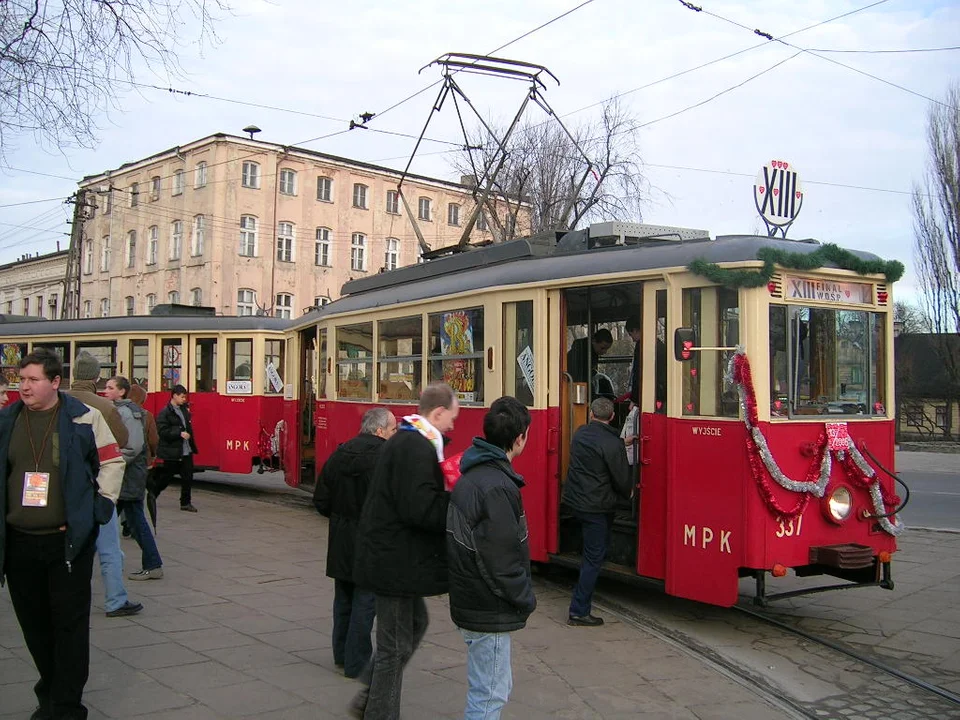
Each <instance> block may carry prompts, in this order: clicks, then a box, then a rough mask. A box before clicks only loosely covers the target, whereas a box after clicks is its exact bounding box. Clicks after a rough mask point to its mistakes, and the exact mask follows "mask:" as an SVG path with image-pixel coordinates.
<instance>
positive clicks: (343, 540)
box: [313, 407, 397, 678]
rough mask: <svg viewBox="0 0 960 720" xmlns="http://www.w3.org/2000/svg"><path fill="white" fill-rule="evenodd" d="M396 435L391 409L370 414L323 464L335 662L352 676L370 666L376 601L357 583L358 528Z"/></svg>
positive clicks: (320, 482) (319, 504)
mask: <svg viewBox="0 0 960 720" xmlns="http://www.w3.org/2000/svg"><path fill="white" fill-rule="evenodd" d="M396 431H397V419H396V418H395V417H394V415H393V413H392V412H390V411H389V410H387V409H386V408H382V407H376V408H372V409H370V410H367V412H365V413H364V414H363V419H362V420H361V421H360V434H359V435H357V436H356V437H355V438H352V439H350V440H347V442H345V443H343V444H342V445H341V446H340V447H338V448H337V449H336V450H335V451H334V453H333V455H331V456H330V458H329V459H328V460H327V462H326V463H324V465H323V469H322V470H321V471H320V476H319V477H318V478H317V487H316V490H315V491H314V493H313V504H314V506H315V507H316V508H317V512H319V513H320V514H321V515H323V516H324V517H328V518H330V523H329V529H328V534H327V577H329V578H333V588H334V589H333V662H334V664H335V665H336V666H337V667H342V668H343V674H344V675H345V676H346V677H348V678H355V677H359V676H360V673H361V672H363V669H364V668H365V667H366V666H367V664H368V663H369V662H370V659H371V657H372V653H373V643H372V642H371V639H370V633H371V631H372V630H373V619H374V616H375V614H376V598H375V596H374V594H373V593H372V592H370V591H369V590H363V589H361V588H358V587H357V585H356V583H354V581H353V560H354V548H355V546H356V543H357V525H358V523H359V522H360V512H361V510H363V503H364V500H366V498H367V490H368V488H369V487H370V481H371V479H372V478H373V470H374V468H375V467H376V464H377V460H378V459H379V458H380V451H381V450H382V449H383V445H384V443H385V442H386V441H387V440H389V439H390V438H391V437H393V434H394V433H395V432H396Z"/></svg>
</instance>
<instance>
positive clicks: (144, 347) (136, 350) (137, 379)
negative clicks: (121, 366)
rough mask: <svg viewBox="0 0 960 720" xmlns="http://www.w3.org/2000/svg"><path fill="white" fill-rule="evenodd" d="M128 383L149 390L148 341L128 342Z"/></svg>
mask: <svg viewBox="0 0 960 720" xmlns="http://www.w3.org/2000/svg"><path fill="white" fill-rule="evenodd" d="M130 382H131V383H133V384H136V385H139V386H140V387H142V388H143V389H144V390H147V391H148V392H149V390H150V341H149V340H131V341H130Z"/></svg>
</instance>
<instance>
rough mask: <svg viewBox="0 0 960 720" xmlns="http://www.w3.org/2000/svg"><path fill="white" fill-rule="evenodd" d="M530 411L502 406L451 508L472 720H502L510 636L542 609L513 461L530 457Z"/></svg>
mask: <svg viewBox="0 0 960 720" xmlns="http://www.w3.org/2000/svg"><path fill="white" fill-rule="evenodd" d="M529 427H530V412H529V411H528V410H527V408H526V407H525V406H524V405H523V403H521V402H520V401H519V400H517V399H516V398H512V397H502V398H500V399H499V400H496V401H494V403H493V404H492V405H491V406H490V410H489V412H487V414H486V417H484V419H483V437H482V438H479V437H478V438H474V439H473V444H472V445H471V446H470V448H468V449H467V451H466V452H465V453H464V454H463V458H462V459H461V460H460V470H461V472H462V473H463V474H462V475H461V477H460V479H459V480H458V481H457V484H456V486H455V487H454V489H453V493H452V494H451V496H450V506H449V507H448V508H447V564H448V566H449V569H450V617H451V618H453V622H454V623H456V625H457V627H458V628H460V632H461V634H462V635H463V639H464V640H465V641H466V643H467V682H468V688H467V709H466V712H465V713H464V719H465V720H498V719H499V717H500V711H501V710H502V709H503V706H504V705H506V704H507V700H508V699H509V697H510V689H511V688H512V687H513V674H512V671H511V668H510V632H511V631H512V630H519V629H520V628H522V627H523V626H524V625H526V624H527V618H528V617H529V616H530V613H532V612H533V611H534V609H535V608H536V607H537V599H536V598H535V597H534V595H533V581H532V579H531V577H530V548H529V547H528V546H527V518H526V515H524V513H523V501H522V500H521V498H520V488H521V487H523V478H522V477H520V476H519V475H518V474H517V473H516V472H515V471H514V469H513V466H512V465H511V463H512V462H513V459H514V458H515V457H517V456H518V455H519V454H520V453H522V452H523V448H524V446H526V444H527V430H528V429H529Z"/></svg>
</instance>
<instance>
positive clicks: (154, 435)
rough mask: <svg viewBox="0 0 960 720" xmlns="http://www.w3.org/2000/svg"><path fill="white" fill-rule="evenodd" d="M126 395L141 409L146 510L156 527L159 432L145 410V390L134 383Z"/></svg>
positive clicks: (154, 419)
mask: <svg viewBox="0 0 960 720" xmlns="http://www.w3.org/2000/svg"><path fill="white" fill-rule="evenodd" d="M127 397H128V398H130V399H131V400H133V401H134V402H135V403H136V404H137V405H139V406H140V408H141V409H142V410H143V417H144V433H145V435H144V437H145V438H146V441H147V512H148V514H149V515H150V520H151V521H152V522H153V529H154V530H156V529H157V496H156V495H155V494H154V491H155V490H156V479H157V448H158V447H159V446H160V433H158V432H157V420H156V418H155V417H154V416H153V413H152V412H150V411H149V410H147V406H146V402H147V391H146V390H144V389H143V387H142V386H140V385H138V384H137V383H134V384H132V385H131V386H130V392H129V393H128V394H127Z"/></svg>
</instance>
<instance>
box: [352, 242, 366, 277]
mask: <svg viewBox="0 0 960 720" xmlns="http://www.w3.org/2000/svg"><path fill="white" fill-rule="evenodd" d="M366 250H367V235H366V233H361V232H355V233H353V234H352V235H351V236H350V269H351V270H353V271H356V272H366V271H367V252H366ZM358 258H359V260H360V262H359V263H358V262H357V259H358Z"/></svg>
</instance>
